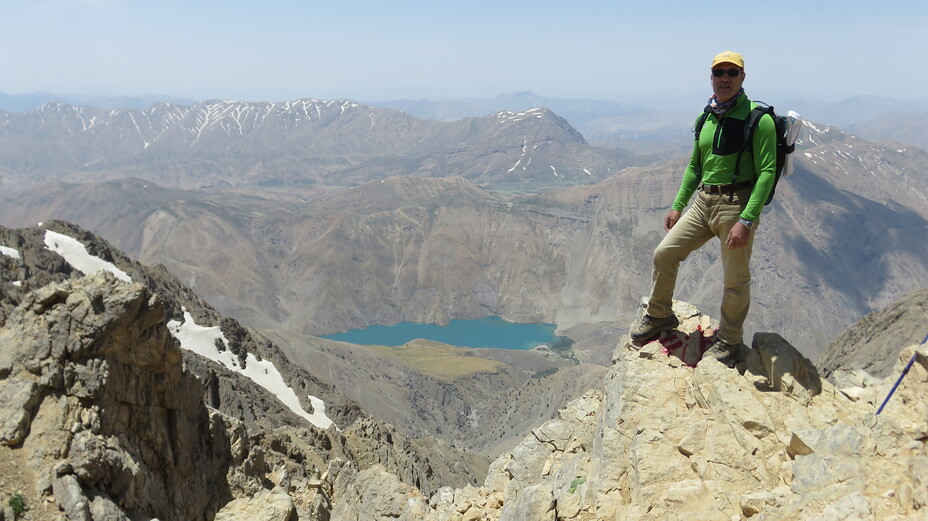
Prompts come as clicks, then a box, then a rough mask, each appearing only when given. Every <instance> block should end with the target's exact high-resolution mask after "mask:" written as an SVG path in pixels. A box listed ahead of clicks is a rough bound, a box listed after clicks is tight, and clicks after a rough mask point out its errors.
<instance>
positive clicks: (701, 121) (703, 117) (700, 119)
mask: <svg viewBox="0 0 928 521" xmlns="http://www.w3.org/2000/svg"><path fill="white" fill-rule="evenodd" d="M707 119H709V106H708V105H706V108H705V109H704V110H703V111H702V114H700V115H699V117H698V118H696V124H695V125H694V126H693V131H694V132H695V133H696V142H697V143H698V142H699V133H700V132H702V126H703V125H705V124H706V120H707Z"/></svg>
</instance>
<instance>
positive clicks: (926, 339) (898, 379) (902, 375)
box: [876, 335, 928, 414]
mask: <svg viewBox="0 0 928 521" xmlns="http://www.w3.org/2000/svg"><path fill="white" fill-rule="evenodd" d="M925 342H928V335H925V339H924V340H922V344H924V343H925ZM917 354H918V353H913V354H912V358H910V359H909V363H907V364H905V369H903V370H902V374H901V375H899V378H897V379H896V383H894V384H893V388H892V389H890V390H889V394H887V395H886V399H885V400H883V404H882V405H880V408H879V409H877V410H876V413H877V414H880V413H881V412H883V407H886V402H888V401H889V399H890V398H891V397H892V395H893V393H894V392H896V388H897V387H899V384H900V383H902V379H903V378H904V377H905V375H906V373H908V372H909V369H911V368H912V363H913V362H915V356H916V355H917Z"/></svg>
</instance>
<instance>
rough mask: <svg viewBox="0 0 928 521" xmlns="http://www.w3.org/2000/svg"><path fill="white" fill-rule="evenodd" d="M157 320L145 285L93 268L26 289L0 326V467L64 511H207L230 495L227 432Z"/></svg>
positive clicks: (176, 515) (82, 514)
mask: <svg viewBox="0 0 928 521" xmlns="http://www.w3.org/2000/svg"><path fill="white" fill-rule="evenodd" d="M164 320H165V311H164V307H163V306H162V305H161V304H160V302H159V301H158V299H157V298H155V297H154V296H153V295H152V294H151V293H149V292H148V291H147V290H146V289H145V288H144V287H142V286H141V285H137V284H135V285H132V284H125V283H122V282H120V281H118V280H116V279H115V278H114V277H113V276H111V275H109V274H100V275H97V276H95V277H88V278H84V279H80V280H76V281H69V282H64V283H61V284H57V283H53V284H50V285H48V286H45V287H43V288H42V289H40V290H38V291H36V292H34V293H29V294H27V295H26V296H25V297H24V299H23V302H22V303H21V304H20V306H19V307H17V308H16V309H15V310H14V311H13V312H12V314H11V315H10V317H9V318H8V320H7V321H6V325H5V326H4V328H3V330H2V332H0V397H2V398H0V403H3V404H4V406H3V408H2V409H0V414H2V416H0V442H2V443H3V444H4V445H5V446H7V447H8V449H5V450H4V452H5V454H4V458H3V459H4V461H5V465H12V466H23V467H24V468H26V469H28V470H29V471H30V473H31V475H32V476H33V483H32V484H33V485H34V489H35V491H36V492H38V493H40V494H42V495H45V494H50V496H51V497H53V498H54V500H55V503H56V504H57V505H58V506H60V507H61V508H62V509H63V510H64V512H65V513H66V515H67V518H68V519H91V518H94V519H101V518H103V516H104V513H106V512H122V513H123V515H125V514H143V515H146V516H150V517H158V518H159V519H165V520H167V519H192V520H194V519H208V518H209V517H210V514H211V513H212V512H215V511H216V510H218V508H219V507H220V506H221V505H223V504H225V502H227V501H228V500H229V499H231V497H232V496H231V493H230V491H229V486H228V484H227V483H226V471H227V469H228V467H229V466H230V464H231V459H232V458H231V456H230V450H229V447H230V443H229V439H228V437H227V433H226V431H225V430H224V429H223V428H221V426H222V421H221V420H220V419H218V417H215V416H213V417H211V416H210V414H208V413H207V409H206V407H205V406H204V405H203V402H202V396H203V387H202V385H201V384H200V383H199V381H198V380H197V379H196V378H195V377H194V376H193V375H192V374H190V373H188V372H186V371H184V370H183V367H182V364H181V353H180V349H179V348H178V346H177V343H176V342H175V340H174V339H173V338H172V337H171V336H170V334H169V333H168V331H167V329H166V328H165V327H164ZM217 422H218V424H217ZM22 485H26V484H25V483H23V484H22ZM26 490H28V488H27V489H26ZM28 497H32V495H31V494H30V495H29V496H28Z"/></svg>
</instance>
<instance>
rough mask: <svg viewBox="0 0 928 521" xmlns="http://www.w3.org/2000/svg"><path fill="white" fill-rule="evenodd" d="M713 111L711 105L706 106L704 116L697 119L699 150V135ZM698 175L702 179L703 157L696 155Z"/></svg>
mask: <svg viewBox="0 0 928 521" xmlns="http://www.w3.org/2000/svg"><path fill="white" fill-rule="evenodd" d="M710 112H711V109H710V108H709V105H706V108H704V109H703V111H702V114H700V115H699V117H698V118H696V123H695V124H694V125H693V132H695V134H696V148H699V133H700V132H702V127H703V125H705V124H706V120H707V119H709V113H710ZM695 169H696V175H698V176H699V178H700V179H702V155H701V154H698V153H697V154H696V168H695Z"/></svg>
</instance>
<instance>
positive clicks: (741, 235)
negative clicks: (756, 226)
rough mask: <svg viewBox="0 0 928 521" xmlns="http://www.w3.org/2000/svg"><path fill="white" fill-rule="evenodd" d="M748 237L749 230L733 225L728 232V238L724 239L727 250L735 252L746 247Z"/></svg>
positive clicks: (742, 226) (739, 225) (743, 226)
mask: <svg viewBox="0 0 928 521" xmlns="http://www.w3.org/2000/svg"><path fill="white" fill-rule="evenodd" d="M750 237H751V230H749V229H748V227H747V226H745V225H743V224H741V223H735V225H734V226H732V227H731V231H730V232H728V238H727V239H725V244H727V245H728V247H729V248H731V249H733V250H736V249H738V248H741V247H744V246H746V245H747V244H748V239H749V238H750Z"/></svg>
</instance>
